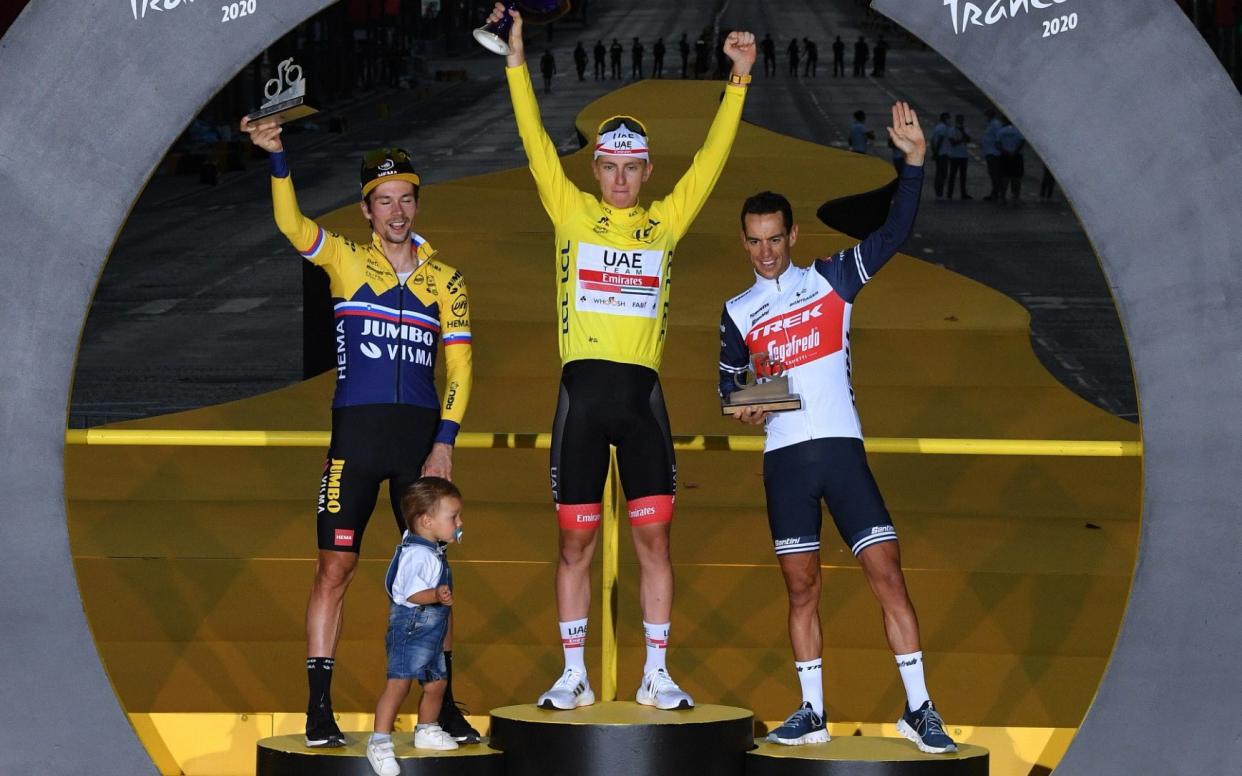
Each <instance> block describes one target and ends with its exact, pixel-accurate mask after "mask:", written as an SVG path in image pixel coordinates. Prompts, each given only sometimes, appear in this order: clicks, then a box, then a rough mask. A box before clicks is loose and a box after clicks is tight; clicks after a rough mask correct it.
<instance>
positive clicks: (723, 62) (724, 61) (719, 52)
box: [713, 30, 759, 80]
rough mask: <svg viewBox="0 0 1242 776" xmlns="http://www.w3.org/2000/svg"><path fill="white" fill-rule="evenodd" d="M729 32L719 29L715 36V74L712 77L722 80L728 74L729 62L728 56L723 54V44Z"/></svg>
mask: <svg viewBox="0 0 1242 776" xmlns="http://www.w3.org/2000/svg"><path fill="white" fill-rule="evenodd" d="M731 32H733V31H732V30H721V31H720V33H719V34H718V35H717V36H716V74H715V76H713V77H714V78H716V79H717V80H724V79H725V78H727V77H728V75H729V66H730V64H731V63H730V62H729V58H728V57H727V56H725V52H724V44H725V40H726V39H728V37H729V33H731ZM755 53H756V54H758V53H759V52H758V51H756V52H755Z"/></svg>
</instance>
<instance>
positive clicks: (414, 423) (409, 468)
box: [316, 404, 440, 552]
mask: <svg viewBox="0 0 1242 776" xmlns="http://www.w3.org/2000/svg"><path fill="white" fill-rule="evenodd" d="M439 425H440V412H439V410H436V409H429V408H427V407H414V406H411V405H409V404H362V405H358V406H355V407H340V408H338V409H334V410H332V443H331V445H330V446H329V448H328V459H327V461H325V462H324V470H323V479H322V480H321V482H320V484H319V503H318V505H317V507H316V512H317V514H318V520H317V522H318V525H317V527H318V531H319V549H321V550H338V551H343V552H358V551H359V550H360V549H361V547H362V532H363V531H365V530H366V527H367V521H369V520H370V519H371V512H372V511H374V510H375V501H376V499H377V498H378V497H379V486H380V483H381V482H383V481H384V480H388V498H389V500H390V501H391V503H392V514H393V517H394V518H396V522H397V537H398V538H399V537H400V536H401V532H402V531H404V530H405V521H404V520H402V519H401V495H402V494H403V493H404V492H405V489H406V488H407V487H409V485H410V484H411V483H413V482H414V481H415V480H417V479H418V478H419V476H420V475H421V473H422V469H423V462H424V461H425V460H426V458H427V455H428V453H430V452H431V445H432V443H433V442H435V437H436V429H437V428H439Z"/></svg>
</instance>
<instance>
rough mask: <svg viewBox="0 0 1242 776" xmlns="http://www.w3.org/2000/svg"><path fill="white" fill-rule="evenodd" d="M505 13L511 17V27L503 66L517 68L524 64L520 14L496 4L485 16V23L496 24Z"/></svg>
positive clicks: (524, 46)
mask: <svg viewBox="0 0 1242 776" xmlns="http://www.w3.org/2000/svg"><path fill="white" fill-rule="evenodd" d="M506 13H507V14H509V15H510V16H511V17H513V27H512V29H510V30H509V53H508V55H507V56H506V57H505V65H507V66H508V67H518V66H519V65H522V64H525V62H526V44H525V43H523V41H522V14H521V12H520V11H518V10H517V9H516V8H514V9H513V10H512V11H509V10H507V9H506V7H505V4H504V3H496V4H495V5H494V6H492V12H491V13H490V14H488V15H487V23H488V24H496V23H497V22H499V21H500V20H501V19H503V18H505V14H506Z"/></svg>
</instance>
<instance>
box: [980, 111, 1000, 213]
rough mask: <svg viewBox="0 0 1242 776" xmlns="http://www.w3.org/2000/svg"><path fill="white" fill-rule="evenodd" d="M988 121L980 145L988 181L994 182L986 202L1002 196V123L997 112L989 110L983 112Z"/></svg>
mask: <svg viewBox="0 0 1242 776" xmlns="http://www.w3.org/2000/svg"><path fill="white" fill-rule="evenodd" d="M983 115H984V117H985V118H987V120H988V125H987V127H986V128H985V129H984V130H983V142H982V143H981V144H980V145H981V147H982V150H983V161H984V163H986V164H987V166H988V180H990V181H991V182H992V189H991V191H989V192H988V195H987V196H986V197H984V199H986V200H989V201H991V200H994V199H996V198H997V197H999V196H1000V187H1001V169H1000V159H1001V152H1000V131H1001V121H1000V119H998V118H996V111H995V110H993V109H991V108H988V109H987V110H985V111H984V112H983Z"/></svg>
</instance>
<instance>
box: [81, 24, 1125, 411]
mask: <svg viewBox="0 0 1242 776" xmlns="http://www.w3.org/2000/svg"><path fill="white" fill-rule="evenodd" d="M593 8H594V9H595V10H594V14H593V18H592V19H591V26H590V27H589V28H588V29H585V30H583V29H582V28H580V27H574V26H570V25H565V24H563V25H560V27H559V29H557V31H556V40H555V42H554V44H553V53H554V54H555V55H556V57H557V60H558V64H559V67H560V71H561V72H560V73H559V74H558V76H557V77H556V79H555V82H554V88H553V94H552V95H550V96H542V95H541V98H540V105H541V108H542V112H543V115H544V119H545V123H546V125H547V127H548V129H549V132H550V134H552V136H553V139H554V140H555V141H556V142H557V143H558V145H559V146H560V147H561V148H562V150H563V151H569V150H572V149H573V148H576V147H577V137H576V132H575V131H574V129H573V119H574V117H575V115H576V114H577V113H578V112H579V111H580V110H581V108H582V107H583V106H585V105H586V104H587V103H589V102H590V101H591V100H593V99H595V98H596V97H598V96H600V95H602V94H604V93H606V92H607V91H610V90H611V89H613V88H615V87H616V86H617V85H619V82H617V81H601V82H596V81H594V80H592V79H591V77H590V71H589V69H588V80H587V81H585V82H582V83H579V82H578V81H577V77H576V75H575V74H574V73H573V65H572V57H571V54H570V52H571V51H572V48H573V46H574V44H575V43H576V42H577V40H578V39H579V38H580V37H581V39H583V40H584V41H586V43H587V45H588V48H589V47H590V45H591V42H592V41H594V40H595V39H596V38H604V39H605V42H607V40H608V39H609V38H612V37H616V38H618V39H620V40H622V41H623V42H625V41H628V40H629V39H630V38H632V37H634V36H636V35H637V36H641V37H642V39H643V41H644V44H645V45H646V47H647V52H648V54H647V60H648V61H647V65H648V68H649V67H650V58H651V54H650V50H651V45H652V43H653V42H654V40H655V38H656V37H657V36H661V35H662V36H664V38H665V41H666V43H667V44H668V45H669V55H668V57H667V58H666V61H665V71H666V75H677V72H678V71H679V70H680V63H679V61H678V56H677V54H676V46H675V40H676V38H677V37H679V36H680V34H681V33H682V32H686V33H689V35H690V37H691V39H693V38H694V36H695V34H696V33H697V31H698V30H700V29H702V28H703V27H704V26H705V25H711V24H712V23H713V21H714V15H715V13H716V12H717V11H719V12H720V13H721V16H720V22H721V23H722V24H723V25H725V26H737V27H742V28H749V29H752V30H754V31H755V32H756V33H758V34H759V35H763V34H764V33H766V32H771V34H772V35H773V37H774V38H776V39H777V41H778V52H779V57H778V59H779V66H778V75H777V76H776V77H774V78H764V77H763V76H762V75H761V74H762V62H760V63H759V64H758V65H757V66H756V78H755V86H754V88H752V90H751V94H750V96H749V97H748V100H747V106H746V114H745V118H746V119H747V120H748V121H751V122H754V123H756V124H760V125H762V126H765V127H767V128H769V129H773V130H776V131H779V132H784V133H786V134H790V135H793V136H796V137H801V138H804V139H808V140H812V141H814V142H818V143H823V144H827V145H836V146H844V140H845V136H846V132H847V131H848V127H849V124H850V123H851V121H852V119H851V118H850V115H851V114H852V113H853V111H854V110H856V109H859V108H861V109H863V110H865V111H866V112H867V113H868V115H869V116H870V117H871V120H870V122H869V123H870V124H871V126H872V127H873V128H874V129H875V130H877V133H878V135H879V136H880V137H883V129H882V124H881V123H880V122H881V120H882V118H883V117H884V116H886V115H887V107H888V105H889V104H891V103H892V101H893V100H895V99H903V100H907V101H909V102H911V103H912V104H913V105H914V107H915V108H916V109H917V110H918V111H919V113H920V116H921V117H922V118H923V120H924V125H925V126H926V127H927V128H928V129H929V130H930V127H931V125H932V124H933V123H934V116H935V115H936V114H938V113H939V112H941V111H949V112H951V113H964V114H965V115H966V116H967V122H968V123H967V126H968V129H970V130H971V131H972V133H973V134H974V136H975V137H976V138H979V137H981V136H982V132H983V116H982V112H983V109H984V108H985V107H986V106H987V104H988V103H987V100H986V98H985V97H984V96H983V95H982V94H980V93H979V92H978V90H977V89H975V88H974V87H973V85H971V84H970V83H969V82H968V81H967V80H966V79H965V78H964V77H963V76H962V75H961V74H960V73H958V72H957V71H956V70H955V69H954V68H952V67H951V66H950V65H949V64H948V63H947V62H945V61H944V60H943V59H942V58H941V57H939V56H938V55H937V54H935V53H934V52H932V51H924V50H922V47H921V46H919V45H917V44H915V43H911V42H909V41H907V40H906V39H905V37H904V35H900V34H897V35H894V34H891V33H890V34H889V35H888V36H887V37H888V38H889V39H890V41H891V42H892V43H893V48H892V50H891V51H890V53H889V63H888V68H887V76H886V77H884V78H876V77H866V78H858V79H855V78H852V77H846V78H839V79H834V78H832V77H831V72H832V62H831V51H830V44H831V40H832V37H833V36H835V35H838V34H839V35H841V37H842V38H843V39H844V40H846V41H853V40H855V39H857V37H858V35H859V34H863V35H866V37H867V38H868V40H869V41H871V42H874V39H875V35H876V32H877V30H876V29H875V28H874V27H873V26H870V25H869V24H868V23H867V19H866V18H865V17H864V16H863V15H862V12H861V11H860V9H858V8H857V7H856V6H855V5H854V4H853V2H852V0H827V1H826V0H767V1H765V2H763V3H752V2H739V0H731V1H729V2H723V3H722V2H720V0H683V2H680V3H677V4H673V5H671V6H670V5H669V4H666V3H664V2H661V1H660V0H628V2H625V3H618V2H602V1H600V2H597V3H595V4H593ZM794 33H796V34H797V35H798V36H799V37H811V38H812V39H814V40H816V42H817V43H818V44H819V48H820V52H821V54H820V60H819V73H818V77H817V78H802V77H798V78H792V77H789V76H788V75H786V64H785V58H784V48H785V45H787V44H788V36H789V35H791V34H794ZM536 51H538V50H537V49H536ZM848 59H849V54H847V62H848ZM625 62H626V71H627V73H628V64H629V55H628V51H627V54H626V59H625ZM446 67H447V68H457V69H465V70H466V71H467V72H468V73H469V78H468V79H467V80H465V81H462V82H457V83H452V84H431V89H430V93H429V94H427V93H423V94H421V95H420V94H417V93H416V92H415V91H396V90H390V91H385V92H377V93H374V94H371V95H368V96H366V97H365V98H363V99H361V100H359V101H358V102H357V103H356V104H354V105H352V106H345V107H343V108H342V109H341V110H342V111H343V112H345V113H346V114H347V115H348V116H349V131H348V132H346V133H344V134H329V133H327V132H325V131H305V132H302V133H300V134H298V135H292V134H291V135H290V136H289V137H287V138H286V145H287V146H288V148H289V153H290V158H291V165H292V167H293V170H294V174H295V175H296V177H297V180H298V196H299V200H300V203H301V206H302V208H303V210H304V211H306V212H307V213H311V214H314V213H322V212H325V211H328V210H331V209H334V208H336V207H339V206H342V205H345V204H349V203H352V202H354V201H355V200H356V194H355V192H356V187H357V178H356V175H357V159H358V158H359V157H360V155H361V153H362V152H363V151H364V150H368V149H371V148H375V147H377V146H381V145H389V144H400V145H404V146H406V147H408V148H410V149H411V150H412V151H414V153H415V155H416V156H418V157H420V158H421V159H423V160H425V161H424V162H423V165H422V166H423V177H424V181H426V182H432V183H434V182H436V181H442V180H448V179H453V178H458V177H463V176H468V175H478V174H483V173H488V172H493V171H497V170H502V169H506V168H511V167H516V166H522V165H524V161H525V160H524V158H523V156H522V152H521V145H520V142H519V140H518V137H517V133H516V130H515V129H514V125H513V119H512V112H511V109H510V106H509V101H508V95H507V91H506V89H505V84H504V79H503V75H502V64H501V60H500V59H499V58H498V57H494V56H493V55H490V54H486V53H483V52H482V50H481V49H480V53H479V54H476V55H473V56H470V57H467V58H463V59H460V60H453V61H451V62H444V61H440V62H432V63H430V69H431V70H432V71H434V70H435V69H438V68H446ZM307 75H308V78H310V77H313V74H307ZM380 105H384V106H386V107H387V111H385V112H386V113H387V115H386V117H384V118H380V116H381V111H380V110H379V106H380ZM873 153H874V154H876V155H877V156H880V157H882V158H885V159H887V158H888V152H887V149H886V148H885V147H884V145H883V144H882V143H881V144H879V145H878V147H877V148H875V149H873ZM972 154H973V155H974V157H975V158H973V159H972V161H971V165H970V172H969V175H970V182H969V184H968V190H969V191H970V192H971V193H972V195H974V196H975V197H976V198H975V199H974V200H973V201H960V200H953V201H942V202H938V201H935V200H934V197H933V195H932V190H931V186H930V184H929V185H928V186H926V188H925V190H924V197H925V200H926V201H925V202H924V204H923V209H922V211H921V214H920V217H919V221H918V224H917V226H916V234H915V236H914V237H913V238H912V239H911V241H910V242H909V243H908V244H907V245H906V246H905V248H904V252H906V253H909V254H911V255H915V256H919V257H921V258H923V259H925V260H927V261H929V262H933V263H936V264H940V265H943V266H945V267H948V268H950V269H952V270H954V271H956V272H959V273H961V274H963V275H966V276H968V277H971V278H974V279H975V280H978V281H980V282H982V283H985V284H986V285H988V286H991V287H992V288H995V289H997V290H999V291H1001V292H1003V293H1005V294H1007V295H1009V296H1010V297H1012V298H1013V299H1015V300H1017V301H1018V302H1020V303H1022V304H1023V305H1024V306H1025V307H1026V308H1027V309H1028V310H1030V312H1031V315H1032V344H1033V347H1034V349H1035V352H1036V354H1037V355H1038V357H1039V358H1040V360H1041V361H1042V362H1043V363H1044V365H1045V366H1046V367H1047V368H1048V370H1049V371H1050V372H1051V373H1052V374H1053V375H1054V376H1056V378H1057V379H1059V380H1060V381H1061V382H1063V383H1064V384H1065V385H1066V386H1067V387H1069V388H1070V389H1071V390H1072V391H1074V392H1075V393H1077V394H1079V395H1081V396H1083V397H1084V398H1086V399H1087V400H1089V401H1091V402H1093V403H1094V404H1096V405H1098V406H1100V407H1102V408H1104V409H1106V410H1108V411H1109V412H1112V413H1114V414H1116V415H1118V416H1120V417H1124V418H1127V419H1131V420H1135V419H1136V418H1137V415H1136V413H1137V404H1136V399H1135V395H1134V386H1133V380H1132V375H1131V370H1130V362H1129V355H1128V352H1127V350H1126V346H1125V340H1124V336H1123V334H1122V330H1121V326H1120V322H1119V321H1118V319H1117V314H1116V310H1115V308H1114V306H1113V302H1112V298H1111V295H1110V292H1109V288H1108V285H1107V283H1106V281H1105V279H1104V277H1103V275H1102V273H1101V271H1100V268H1099V264H1098V262H1097V260H1096V258H1095V255H1094V253H1093V252H1092V250H1091V246H1090V243H1089V242H1088V240H1087V237H1086V235H1085V234H1084V233H1083V231H1082V228H1081V226H1080V225H1079V223H1078V221H1077V219H1076V218H1075V216H1074V214H1073V211H1072V210H1071V208H1070V207H1069V205H1068V204H1067V203H1066V201H1065V200H1064V198H1063V197H1061V196H1060V194H1059V193H1058V194H1057V196H1056V198H1055V199H1054V200H1053V201H1052V202H1051V203H1043V202H1040V201H1039V200H1038V198H1037V192H1038V184H1039V176H1040V175H1041V173H1042V165H1041V164H1040V163H1039V162H1038V160H1037V159H1036V158H1035V157H1034V154H1033V153H1029V152H1028V155H1027V172H1028V178H1027V180H1026V182H1025V184H1024V188H1023V201H1022V203H1021V204H1020V205H1017V206H1010V207H1000V206H999V205H997V204H995V203H991V202H985V201H983V200H982V196H983V195H984V194H986V193H987V190H986V176H985V175H984V172H983V162H982V157H981V156H980V155H979V153H978V149H977V148H975V149H972ZM803 217H804V218H808V217H811V214H803ZM301 273H302V268H301V263H300V260H299V259H298V257H297V254H295V253H294V252H293V251H292V250H291V249H290V248H289V246H288V245H287V243H286V242H285V240H284V238H283V237H281V236H280V234H279V233H278V232H277V231H276V228H275V225H274V223H273V222H272V218H271V205H270V195H269V188H268V175H267V166H266V164H265V163H263V162H262V161H256V162H253V163H251V164H250V165H249V169H248V170H247V171H245V172H240V173H229V174H227V175H224V176H222V178H221V182H220V184H219V185H218V186H215V187H206V186H202V185H201V184H199V183H197V181H196V179H191V178H186V177H171V176H157V177H156V178H154V179H153V180H152V182H151V184H150V185H149V186H148V187H147V189H146V191H145V192H144V193H143V195H142V196H141V197H140V199H139V201H138V203H137V204H136V205H135V207H134V210H133V213H132V214H131V216H130V219H129V221H128V223H127V224H126V226H125V228H124V229H123V230H122V232H121V234H120V235H119V237H118V239H117V242H116V245H115V247H114V249H113V253H112V256H111V258H110V260H109V262H108V264H107V266H106V268H105V270H104V273H103V275H102V277H101V278H100V281H99V286H98V289H97V291H96V296H95V300H94V302H93V305H92V307H91V309H90V312H89V314H88V318H87V322H86V327H85V330H84V334H83V337H82V342H81V348H80V353H79V360H78V369H77V373H76V376H75V382H74V387H73V395H72V406H71V415H70V425H71V426H77V427H80V426H86V425H97V424H99V423H104V422H109V421H113V420H121V419H126V418H133V417H145V416H149V415H158V414H164V413H168V412H174V411H178V410H183V409H190V408H194V407H199V406H204V405H208V404H214V403H219V402H223V401H230V400H234V399H239V398H243V397H246V396H250V395H254V394H257V393H262V392H265V391H269V390H273V389H276V388H279V387H282V386H284V385H288V384H290V383H291V382H295V381H297V380H299V379H301V374H302V371H301V370H302V363H301V353H302V345H301V342H302V340H301V337H302V324H301V320H302V318H301V288H302V274H301Z"/></svg>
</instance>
